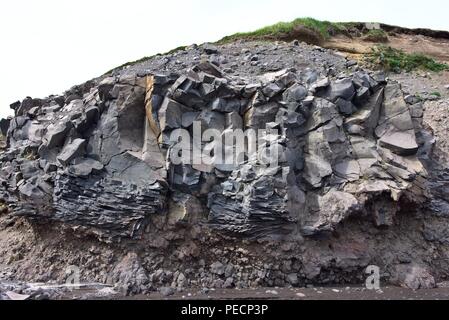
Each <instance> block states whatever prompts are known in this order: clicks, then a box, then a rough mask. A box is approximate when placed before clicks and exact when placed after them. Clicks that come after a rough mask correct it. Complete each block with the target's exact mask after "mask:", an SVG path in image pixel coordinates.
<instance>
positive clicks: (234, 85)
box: [0, 42, 449, 294]
mask: <svg viewBox="0 0 449 320" xmlns="http://www.w3.org/2000/svg"><path fill="white" fill-rule="evenodd" d="M11 108H13V109H14V113H15V115H14V117H13V118H11V119H9V120H8V121H5V122H2V124H1V127H2V131H3V132H4V134H5V136H6V146H5V148H4V150H3V152H2V154H1V155H0V157H1V158H0V161H1V173H0V176H1V178H0V179H1V197H2V200H3V202H4V203H5V204H6V205H7V207H8V213H7V216H8V219H7V221H8V223H4V224H3V226H5V225H8V224H9V225H10V224H11V223H12V224H13V225H14V224H16V225H20V224H21V225H22V227H24V226H23V225H26V226H32V228H33V229H32V236H31V235H29V237H30V238H28V239H27V240H26V241H29V243H28V246H30V245H32V246H33V248H27V249H24V248H23V246H22V250H25V252H22V253H21V257H15V258H13V259H11V258H10V259H9V260H10V261H6V260H4V261H2V264H4V265H5V266H8V267H5V268H6V269H8V268H9V266H13V267H12V268H13V271H11V273H10V275H11V276H14V277H17V278H21V279H25V280H45V281H49V280H58V281H62V280H63V279H64V275H65V268H66V267H67V266H68V265H77V266H79V268H80V270H81V273H82V276H83V277H84V278H85V279H89V280H90V281H98V282H102V283H109V284H113V285H116V286H117V287H118V288H120V289H121V290H123V292H124V293H127V294H132V293H142V292H143V293H145V292H150V291H152V290H156V289H158V288H162V287H170V286H171V287H174V288H178V289H182V288H185V287H226V288H231V287H243V288H247V287H254V286H288V285H291V286H300V285H306V284H359V283H361V282H363V281H364V279H365V277H366V275H365V272H364V271H365V269H366V267H367V266H369V265H375V266H378V267H379V268H380V270H381V276H382V280H383V281H386V282H390V283H399V284H404V283H405V285H408V286H409V287H413V288H415V289H417V288H420V287H429V286H432V285H434V284H435V279H437V280H441V281H443V280H444V279H445V278H446V276H447V272H448V271H449V269H448V267H449V266H448V265H447V262H446V260H445V257H446V255H447V253H448V251H447V246H446V243H447V241H446V240H445V239H446V237H445V234H446V232H445V228H444V226H446V225H447V221H446V216H447V213H448V211H447V210H448V208H449V204H448V203H447V202H446V201H447V200H446V199H447V197H446V193H447V191H446V189H445V186H446V184H445V178H441V175H447V173H445V171H444V164H441V163H439V161H438V159H434V157H433V146H434V143H435V139H434V137H433V132H432V130H431V129H430V128H429V127H428V126H426V125H423V116H424V102H423V101H422V100H421V99H419V97H416V96H414V95H412V94H410V92H404V90H403V89H402V86H401V83H400V82H398V81H395V80H393V79H390V78H388V77H387V76H386V75H385V74H384V73H382V72H373V71H369V70H364V69H362V68H361V67H359V66H357V64H356V63H354V62H353V61H348V60H347V59H345V58H344V57H342V56H341V55H339V54H337V53H335V52H334V51H333V50H328V49H322V48H319V47H314V46H309V45H306V44H301V43H297V42H295V43H284V42H281V43H269V42H235V43H230V44H224V45H219V46H215V45H210V44H205V45H202V46H191V47H188V48H186V49H184V50H181V51H178V52H176V53H172V54H168V55H159V56H156V57H153V58H150V59H148V60H146V61H143V62H141V63H137V64H134V65H131V66H129V67H126V68H123V69H117V70H115V71H113V72H112V73H110V74H108V75H105V76H102V77H100V78H97V79H94V80H91V81H89V82H87V83H85V84H83V85H80V86H75V87H73V88H71V89H70V90H68V91H67V92H65V93H64V94H63V95H60V96H50V97H47V98H44V99H32V98H27V99H25V100H23V101H22V102H18V103H15V104H13V105H11ZM195 123H199V124H200V125H201V129H200V130H202V131H200V132H204V131H205V130H206V129H216V130H218V131H219V132H220V134H221V136H222V137H226V136H227V135H229V134H232V133H233V132H235V130H241V131H245V130H248V129H253V130H263V129H272V130H274V131H266V132H263V133H262V135H261V136H260V137H259V143H261V142H264V143H266V144H265V146H266V149H269V150H277V151H279V153H278V154H279V158H277V159H276V161H275V165H269V166H267V165H266V163H265V162H263V161H262V160H263V159H262V158H263V157H262V158H261V157H242V158H241V159H240V160H241V161H239V162H236V163H233V164H231V165H223V164H215V163H213V164H202V163H192V162H190V161H183V162H181V163H178V162H174V161H173V159H172V157H173V154H172V153H171V150H172V149H173V148H174V147H175V146H176V143H177V142H178V141H174V140H173V139H172V134H173V132H174V131H176V130H179V129H183V130H185V132H188V133H190V134H194V130H195V129H194V126H195ZM273 132H274V133H273ZM208 144H209V142H208V141H202V146H201V147H205V146H207V145H208ZM192 148H194V146H193V145H192ZM224 148H225V149H229V148H230V149H231V150H234V149H235V148H236V146H235V145H232V144H231V145H225V147H224ZM266 149H265V150H263V151H266ZM189 151H191V150H189ZM266 157H270V154H269V155H268V156H267V155H266ZM271 160H272V159H271ZM436 175H440V178H436V177H435V176H436ZM435 190H438V191H439V192H435ZM11 221H12V222H11ZM5 228H7V227H5ZM50 239H52V240H50ZM52 241H56V242H62V243H63V244H58V248H59V249H58V251H61V252H60V253H57V254H56V255H57V256H56V257H55V256H54V254H53V255H49V251H52V252H54V250H55V248H56V247H52V245H50V243H51V242H52ZM39 243H41V244H43V243H45V245H44V246H43V247H39ZM83 248H84V249H83ZM87 248H89V249H88V250H87V252H88V253H86V251H85V249H87ZM7 252H8V251H7V250H5V254H4V256H5V257H7V256H8V257H11V255H10V254H8V253H7ZM27 255H29V256H33V255H34V256H39V257H38V258H36V261H35V263H37V265H39V267H36V269H35V270H34V271H32V272H30V270H31V269H32V267H31V265H30V262H25V264H22V266H17V265H16V263H17V261H20V260H23V259H25V260H26V259H27V258H26V256H27ZM58 256H59V257H58ZM62 257H64V258H62ZM83 261H84V262H83ZM46 266H47V267H46ZM50 266H52V267H51V268H50V270H48V269H47V268H48V267H50ZM8 270H9V269H8Z"/></svg>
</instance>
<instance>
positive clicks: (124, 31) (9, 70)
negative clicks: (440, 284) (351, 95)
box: [0, 0, 449, 117]
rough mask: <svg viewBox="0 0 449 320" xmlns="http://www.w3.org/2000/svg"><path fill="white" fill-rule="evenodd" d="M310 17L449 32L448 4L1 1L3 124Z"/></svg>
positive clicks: (438, 0)
mask: <svg viewBox="0 0 449 320" xmlns="http://www.w3.org/2000/svg"><path fill="white" fill-rule="evenodd" d="M307 16H311V17H314V18H317V19H322V20H330V21H370V22H374V21H376V22H385V23H390V24H396V25H401V26H405V27H427V28H433V29H442V30H449V4H448V1H447V0H426V1H422V0H419V1H418V0H394V1H393V0H371V1H370V0H364V1H362V0H342V1H336V0H334V1H331V0H329V1H324V0H313V1H310V0H307V1H299V0H246V1H245V0H220V1H218V0H215V1H212V0H209V1H206V0H190V1H189V0H176V1H175V0H165V1H164V0H162V1H161V0H157V1H154V0H126V1H118V0H4V1H3V0H2V1H0V72H1V74H0V117H5V116H7V115H9V114H11V111H10V110H9V104H11V103H12V102H14V101H17V100H22V99H23V98H24V97H26V96H32V97H45V96H48V95H49V94H59V93H62V92H63V91H64V90H66V89H68V88H70V87H71V86H72V85H75V84H79V83H82V82H84V81H86V80H89V79H91V78H93V77H96V76H98V75H101V74H103V73H104V72H106V71H107V70H109V69H112V68H113V67H116V66H118V65H121V64H122V63H124V62H127V61H131V60H136V59H139V58H141V57H143V56H148V55H152V54H155V53H158V52H166V51H168V50H170V49H172V48H175V47H178V46H180V45H187V44H192V43H198V44H199V43H203V42H207V41H215V40H218V39H220V38H221V37H223V36H225V35H229V34H231V33H235V32H239V31H250V30H253V29H257V28H259V27H262V26H264V25H268V24H272V23H275V22H278V21H289V20H293V19H294V18H297V17H307Z"/></svg>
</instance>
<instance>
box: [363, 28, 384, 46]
mask: <svg viewBox="0 0 449 320" xmlns="http://www.w3.org/2000/svg"><path fill="white" fill-rule="evenodd" d="M364 40H365V41H371V42H381V43H385V42H388V34H387V33H386V32H385V31H384V30H382V29H375V30H370V31H368V32H367V33H366V34H365V36H364Z"/></svg>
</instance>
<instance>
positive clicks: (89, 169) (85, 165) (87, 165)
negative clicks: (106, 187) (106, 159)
mask: <svg viewBox="0 0 449 320" xmlns="http://www.w3.org/2000/svg"><path fill="white" fill-rule="evenodd" d="M103 168H104V166H103V164H102V163H101V162H99V161H96V160H94V159H90V158H85V159H83V158H79V159H75V161H74V164H73V165H71V166H70V167H69V168H68V172H69V173H71V174H74V175H75V176H78V177H88V176H89V175H90V174H92V173H98V172H99V171H101V170H103Z"/></svg>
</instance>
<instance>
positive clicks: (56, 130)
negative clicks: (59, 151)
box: [44, 121, 72, 149]
mask: <svg viewBox="0 0 449 320" xmlns="http://www.w3.org/2000/svg"><path fill="white" fill-rule="evenodd" d="M71 128H72V123H71V122H70V121H63V122H59V123H57V124H55V125H50V126H49V127H48V128H47V133H46V134H45V136H44V141H46V142H47V143H46V146H47V147H48V148H49V149H53V148H57V147H60V146H62V144H63V143H64V141H65V138H66V136H67V134H68V132H69V131H70V129H71Z"/></svg>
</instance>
